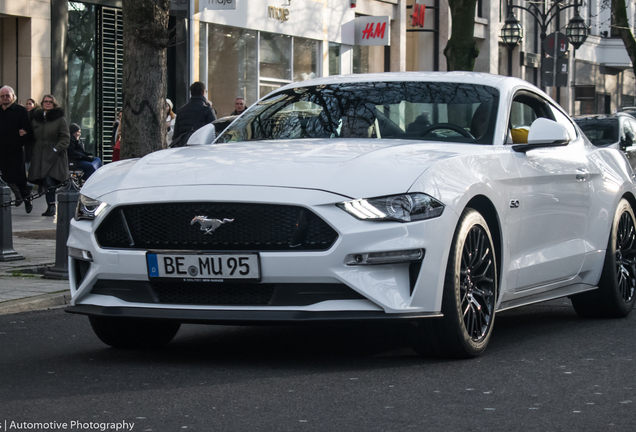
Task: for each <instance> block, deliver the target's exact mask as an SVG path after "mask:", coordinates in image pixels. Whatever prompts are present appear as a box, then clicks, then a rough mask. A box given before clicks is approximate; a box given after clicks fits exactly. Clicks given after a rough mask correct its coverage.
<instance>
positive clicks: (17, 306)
mask: <svg viewBox="0 0 636 432" xmlns="http://www.w3.org/2000/svg"><path fill="white" fill-rule="evenodd" d="M70 301H71V293H70V292H68V291H60V292H56V293H51V294H42V295H39V296H35V297H28V298H25V299H18V300H9V301H6V302H3V303H0V315H10V314H15V313H20V312H31V311H37V310H45V309H57V308H60V307H63V306H67V305H68V304H69V302H70Z"/></svg>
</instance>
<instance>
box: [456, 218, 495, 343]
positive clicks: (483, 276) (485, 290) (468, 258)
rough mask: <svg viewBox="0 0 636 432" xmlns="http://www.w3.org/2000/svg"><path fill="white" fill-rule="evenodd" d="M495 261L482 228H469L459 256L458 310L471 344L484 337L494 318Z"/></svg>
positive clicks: (477, 226)
mask: <svg viewBox="0 0 636 432" xmlns="http://www.w3.org/2000/svg"><path fill="white" fill-rule="evenodd" d="M494 263H495V257H494V253H493V248H492V244H491V243H490V240H489V236H488V234H487V233H486V231H485V230H484V228H483V227H481V226H479V225H475V226H473V227H472V228H471V230H470V232H469V233H468V236H467V237H466V242H465V243H464V249H463V252H462V264H461V270H460V288H459V289H460V296H461V310H462V311H463V317H464V326H465V328H466V332H467V333H468V335H469V336H470V338H471V339H472V340H473V341H474V342H481V341H483V339H484V338H485V337H486V335H487V334H488V330H489V329H490V324H491V322H492V320H493V317H494V314H495V279H496V276H495V265H494Z"/></svg>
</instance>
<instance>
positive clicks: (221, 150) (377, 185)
mask: <svg viewBox="0 0 636 432" xmlns="http://www.w3.org/2000/svg"><path fill="white" fill-rule="evenodd" d="M481 147H484V146H475V145H462V144H454V143H432V142H422V141H417V142H413V141H404V140H368V139H366V140H365V139H362V140H357V139H346V140H345V139H343V140H334V139H328V140H323V139H315V140H303V141H300V142H299V141H291V140H279V141H253V142H240V143H229V144H213V145H203V146H194V147H184V148H179V149H169V150H161V151H157V152H154V153H151V154H149V155H147V156H145V157H143V158H141V159H134V160H126V161H122V162H117V163H113V164H109V165H107V166H105V167H104V168H101V169H100V170H98V171H97V172H95V174H93V176H91V178H90V179H89V181H88V182H87V183H86V184H85V185H84V187H83V188H82V193H83V194H85V195H88V196H90V197H92V198H99V197H100V196H102V195H104V194H106V193H109V192H112V191H115V190H125V189H137V188H149V187H168V186H187V185H241V186H270V187H283V188H304V189H315V190H323V191H328V192H332V193H336V194H339V195H342V196H345V197H350V198H362V197H368V196H382V195H388V194H393V193H400V192H406V191H407V190H408V189H409V187H410V186H411V185H412V184H413V182H414V181H415V180H416V179H417V178H418V177H419V176H420V175H421V174H422V173H423V172H424V171H425V170H426V169H427V168H428V167H430V165H431V164H432V163H435V162H436V161H439V160H443V159H448V158H450V157H454V156H457V155H458V154H459V152H460V151H462V150H461V149H462V148H463V149H464V152H466V150H467V149H472V150H473V151H476V150H477V149H479V148H481ZM487 147H490V146H487Z"/></svg>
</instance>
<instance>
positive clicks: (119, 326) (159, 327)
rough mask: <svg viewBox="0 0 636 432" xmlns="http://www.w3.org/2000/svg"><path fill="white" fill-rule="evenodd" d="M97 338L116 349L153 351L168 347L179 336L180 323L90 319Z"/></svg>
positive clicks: (137, 319) (138, 319)
mask: <svg viewBox="0 0 636 432" xmlns="http://www.w3.org/2000/svg"><path fill="white" fill-rule="evenodd" d="M89 320H90V323H91V327H93V331H94V332H95V334H96V335H97V337H98V338H99V339H100V340H101V341H102V342H104V343H105V344H106V345H110V346H112V347H114V348H128V349H151V348H160V347H162V346H164V345H167V344H168V343H169V342H170V341H171V340H172V339H173V338H174V337H175V335H176V334H177V332H178V331H179V328H180V327H181V323H180V322H178V321H166V320H150V319H141V318H116V317H101V316H90V317H89Z"/></svg>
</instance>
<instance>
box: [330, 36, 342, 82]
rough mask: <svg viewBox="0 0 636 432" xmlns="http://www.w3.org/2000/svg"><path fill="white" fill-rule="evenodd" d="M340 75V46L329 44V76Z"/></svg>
mask: <svg viewBox="0 0 636 432" xmlns="http://www.w3.org/2000/svg"><path fill="white" fill-rule="evenodd" d="M339 74H340V45H338V44H335V43H332V42H330V43H329V75H330V76H332V75H339Z"/></svg>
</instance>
